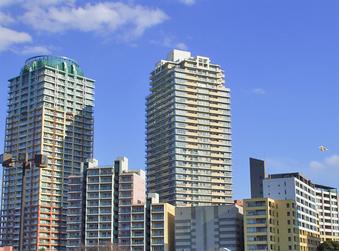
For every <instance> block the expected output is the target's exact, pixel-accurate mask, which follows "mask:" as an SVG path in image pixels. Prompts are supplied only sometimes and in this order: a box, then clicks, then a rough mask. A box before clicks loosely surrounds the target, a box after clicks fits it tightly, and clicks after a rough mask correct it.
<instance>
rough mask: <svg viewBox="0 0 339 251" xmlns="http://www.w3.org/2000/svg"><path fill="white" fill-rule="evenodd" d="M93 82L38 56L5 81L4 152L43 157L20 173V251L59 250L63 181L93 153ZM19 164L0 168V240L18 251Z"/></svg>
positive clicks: (73, 67)
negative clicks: (42, 163)
mask: <svg viewBox="0 0 339 251" xmlns="http://www.w3.org/2000/svg"><path fill="white" fill-rule="evenodd" d="M93 105H94V80H92V79H89V78H87V77H85V76H84V73H83V71H82V69H81V68H80V67H79V65H78V64H77V63H76V62H75V61H73V60H71V59H68V58H63V57H54V56H39V57H34V58H30V59H28V60H27V61H26V62H25V65H24V67H23V69H22V70H21V72H20V75H19V76H17V77H14V78H12V79H10V80H9V95H8V112H7V119H6V135H5V152H6V153H11V154H12V155H13V156H14V158H17V157H18V154H19V153H28V156H29V158H33V157H34V155H35V154H40V153H42V154H45V155H47V156H48V159H49V161H48V166H47V168H44V169H40V168H38V167H34V166H33V167H32V168H30V169H28V170H27V171H26V187H25V191H26V192H25V194H26V198H25V201H26V203H25V204H24V212H25V213H24V247H23V249H24V250H40V249H44V250H65V248H66V213H67V212H66V209H67V195H68V193H67V191H68V185H67V184H68V177H69V176H70V175H71V174H77V173H80V167H81V162H82V161H84V160H85V159H87V158H91V157H92V151H93ZM21 177H22V164H19V163H18V164H17V165H15V166H14V167H13V168H4V169H3V180H2V203H1V205H2V208H1V226H0V238H1V243H2V245H9V246H14V249H15V250H17V249H18V245H19V232H20V206H21V188H22V186H21V185H22V178H21Z"/></svg>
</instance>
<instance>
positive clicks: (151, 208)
mask: <svg viewBox="0 0 339 251" xmlns="http://www.w3.org/2000/svg"><path fill="white" fill-rule="evenodd" d="M174 215H175V207H174V206H172V205H170V204H168V203H159V195H158V194H148V196H147V202H146V203H144V204H133V205H132V207H131V212H130V213H129V214H125V216H126V217H124V219H123V223H124V229H126V230H125V231H124V234H123V235H122V234H121V233H122V232H121V231H120V229H121V228H119V241H120V244H119V246H120V247H124V248H125V249H124V250H129V251H146V250H147V251H172V250H174ZM127 229H128V230H129V231H127ZM121 240H129V245H122V244H123V243H121Z"/></svg>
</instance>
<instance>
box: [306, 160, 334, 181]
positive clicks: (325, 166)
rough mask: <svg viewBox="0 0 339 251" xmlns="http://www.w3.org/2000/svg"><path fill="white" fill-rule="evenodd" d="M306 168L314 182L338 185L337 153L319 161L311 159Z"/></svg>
mask: <svg viewBox="0 0 339 251" xmlns="http://www.w3.org/2000/svg"><path fill="white" fill-rule="evenodd" d="M308 170H309V173H310V175H311V177H313V179H314V182H315V183H320V184H324V185H328V186H334V187H339V179H338V172H339V155H332V156H330V157H327V158H324V159H323V160H321V161H318V160H313V161H311V162H310V163H309V169H308Z"/></svg>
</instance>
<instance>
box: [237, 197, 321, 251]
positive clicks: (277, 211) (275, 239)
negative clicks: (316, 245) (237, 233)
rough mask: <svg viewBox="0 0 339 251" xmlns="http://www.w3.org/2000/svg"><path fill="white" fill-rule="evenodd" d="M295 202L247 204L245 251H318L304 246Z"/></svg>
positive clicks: (252, 201) (264, 200) (255, 200)
mask: <svg viewBox="0 0 339 251" xmlns="http://www.w3.org/2000/svg"><path fill="white" fill-rule="evenodd" d="M303 241H304V239H303V235H301V234H299V229H298V226H297V206H296V203H295V202H294V201H293V200H273V199H270V198H253V199H248V200H245V201H244V244H245V249H244V250H245V251H250V250H251V251H252V250H256V251H259V250H272V251H279V250H280V251H287V250H294V251H296V250H298V251H301V250H317V249H309V245H308V244H307V245H304V244H305V243H304V242H303Z"/></svg>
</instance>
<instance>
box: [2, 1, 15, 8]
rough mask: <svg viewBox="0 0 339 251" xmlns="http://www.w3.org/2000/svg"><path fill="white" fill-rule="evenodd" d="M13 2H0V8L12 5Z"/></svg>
mask: <svg viewBox="0 0 339 251" xmlns="http://www.w3.org/2000/svg"><path fill="white" fill-rule="evenodd" d="M13 2H15V1H14V0H0V7H2V6H7V5H10V4H13Z"/></svg>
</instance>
